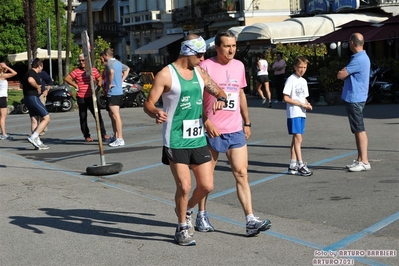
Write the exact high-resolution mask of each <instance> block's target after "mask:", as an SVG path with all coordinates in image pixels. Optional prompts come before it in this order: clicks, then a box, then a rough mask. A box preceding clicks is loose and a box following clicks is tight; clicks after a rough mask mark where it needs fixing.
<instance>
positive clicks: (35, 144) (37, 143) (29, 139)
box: [28, 136, 42, 149]
mask: <svg viewBox="0 0 399 266" xmlns="http://www.w3.org/2000/svg"><path fill="white" fill-rule="evenodd" d="M28 141H29V142H30V143H31V144H32V145H33V146H35V148H37V149H39V148H40V144H42V143H41V141H40V139H39V138H38V137H36V138H34V139H33V138H32V136H30V137H29V138H28Z"/></svg>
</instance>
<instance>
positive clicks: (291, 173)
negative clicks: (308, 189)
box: [288, 165, 298, 175]
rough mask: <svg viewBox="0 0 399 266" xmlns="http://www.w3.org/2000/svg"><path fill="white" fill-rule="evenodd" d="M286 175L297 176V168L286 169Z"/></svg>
mask: <svg viewBox="0 0 399 266" xmlns="http://www.w3.org/2000/svg"><path fill="white" fill-rule="evenodd" d="M288 174H290V175H297V174H298V166H297V165H295V167H294V168H291V167H290V166H289V167H288Z"/></svg>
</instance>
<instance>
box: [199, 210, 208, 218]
mask: <svg viewBox="0 0 399 266" xmlns="http://www.w3.org/2000/svg"><path fill="white" fill-rule="evenodd" d="M205 212H206V211H198V212H197V216H198V217H204V216H205Z"/></svg>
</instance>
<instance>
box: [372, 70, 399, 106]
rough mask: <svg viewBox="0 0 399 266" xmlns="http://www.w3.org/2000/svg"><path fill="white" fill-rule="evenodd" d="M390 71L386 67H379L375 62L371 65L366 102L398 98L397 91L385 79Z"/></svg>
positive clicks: (395, 99) (394, 100)
mask: <svg viewBox="0 0 399 266" xmlns="http://www.w3.org/2000/svg"><path fill="white" fill-rule="evenodd" d="M390 71H391V70H390V69H389V68H386V67H379V66H377V65H376V64H372V65H371V69H370V84H369V92H368V97H367V101H366V103H371V102H374V103H380V102H383V101H393V102H396V101H397V99H399V98H398V97H399V94H398V91H397V90H395V89H394V88H393V83H391V82H388V81H386V79H387V78H388V76H389V73H390Z"/></svg>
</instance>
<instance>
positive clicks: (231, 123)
mask: <svg viewBox="0 0 399 266" xmlns="http://www.w3.org/2000/svg"><path fill="white" fill-rule="evenodd" d="M215 49H216V52H217V55H216V57H213V58H210V59H207V60H205V61H203V62H202V63H201V64H200V65H201V67H202V68H204V69H205V70H206V71H207V72H208V73H209V75H210V76H211V78H212V79H213V80H214V81H215V82H216V83H217V84H218V86H219V87H220V88H222V89H223V90H224V92H225V93H226V95H227V99H224V100H225V102H226V106H225V108H223V110H221V111H218V112H216V113H214V112H213V111H212V104H213V103H214V102H215V97H212V96H211V95H209V93H207V92H204V117H203V121H204V126H205V129H206V132H207V135H206V136H207V141H208V148H209V150H210V152H211V155H212V165H213V169H215V166H216V163H217V160H218V157H219V153H220V152H222V153H226V156H227V159H228V160H229V162H230V165H231V170H232V172H233V175H234V177H235V179H236V183H237V194H238V198H239V200H240V202H241V205H242V207H243V209H244V213H245V216H246V235H247V236H254V235H257V234H259V233H260V232H261V231H265V230H267V229H269V228H270V226H271V222H270V221H269V220H266V221H260V220H258V218H256V217H255V216H254V214H253V211H252V198H251V188H250V186H249V182H248V149H247V141H246V140H247V139H248V138H249V136H250V135H251V121H250V119H249V114H248V105H247V98H246V96H245V93H244V90H243V88H244V87H246V86H247V83H246V79H245V68H244V64H243V63H242V62H241V61H238V60H236V59H234V55H235V53H236V50H237V46H236V37H235V35H234V33H233V32H231V31H225V30H222V31H219V32H218V33H217V34H216V36H215ZM219 100H220V99H219ZM205 204H206V198H204V199H203V200H202V201H201V202H200V203H199V204H198V214H197V219H196V224H195V228H196V230H197V231H200V232H212V231H214V228H213V226H212V225H211V224H210V222H209V218H208V216H207V213H206V210H205Z"/></svg>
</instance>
